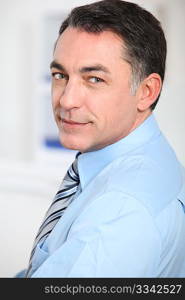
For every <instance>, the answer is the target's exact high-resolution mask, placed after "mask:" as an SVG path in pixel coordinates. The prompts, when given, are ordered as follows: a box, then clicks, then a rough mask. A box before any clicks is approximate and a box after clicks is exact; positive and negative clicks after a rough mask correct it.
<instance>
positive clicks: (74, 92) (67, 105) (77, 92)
mask: <svg viewBox="0 0 185 300" xmlns="http://www.w3.org/2000/svg"><path fill="white" fill-rule="evenodd" d="M82 103H83V89H82V86H81V84H80V83H79V82H78V81H77V80H68V82H67V84H66V86H65V89H64V90H63V92H62V94H61V96H60V105H61V107H62V108H63V109H65V110H71V109H73V108H79V107H81V105H82Z"/></svg>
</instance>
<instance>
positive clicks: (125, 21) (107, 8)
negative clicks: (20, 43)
mask: <svg viewBox="0 0 185 300" xmlns="http://www.w3.org/2000/svg"><path fill="white" fill-rule="evenodd" d="M69 26H71V27H74V28H79V29H81V30H84V31H86V32H92V33H100V32H102V31H106V30H109V31H112V32H114V33H116V34H117V35H119V36H120V37H121V38H122V40H123V41H124V45H125V47H124V48H125V56H124V59H125V60H127V61H128V62H129V63H130V65H131V68H132V90H134V91H133V92H135V91H136V88H137V87H138V84H139V83H140V82H141V81H142V80H143V79H144V78H145V77H147V76H148V75H149V74H151V73H154V72H155V73H158V74H159V75H160V77H161V79H162V81H163V80H164V74H165V61H166V48H167V47H166V39H165V36H164V32H163V30H162V28H161V25H160V22H159V21H158V20H157V19H156V18H155V17H154V16H153V15H152V14H151V13H150V12H148V11H147V10H145V9H144V8H142V7H140V6H139V5H137V4H134V3H130V2H126V1H121V0H103V1H99V2H94V3H92V4H89V5H83V6H79V7H76V8H74V9H73V10H72V11H71V13H70V14H69V16H68V17H67V18H66V19H65V20H64V22H63V23H62V25H61V27H60V30H59V35H61V34H62V33H63V31H64V30H65V29H66V28H67V27H69ZM159 97H160V94H159V96H158V98H157V99H156V101H155V102H154V103H153V104H152V105H151V110H153V109H154V108H155V106H156V104H157V102H158V99H159Z"/></svg>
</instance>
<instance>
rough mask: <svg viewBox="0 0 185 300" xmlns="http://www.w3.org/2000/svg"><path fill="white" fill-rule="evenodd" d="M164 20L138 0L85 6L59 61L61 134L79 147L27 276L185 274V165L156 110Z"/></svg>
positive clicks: (64, 33)
mask: <svg viewBox="0 0 185 300" xmlns="http://www.w3.org/2000/svg"><path fill="white" fill-rule="evenodd" d="M165 59H166V40H165V37H164V33H163V30H162V28H161V26H160V23H159V22H158V20H156V18H155V17H154V16H153V15H151V13H149V12H147V11H146V10H144V9H142V8H141V7H139V6H138V5H136V4H133V3H128V2H125V1H120V0H115V1H112V0H111V1H109V0H104V1H100V2H95V3H93V4H90V5H85V6H82V7H77V8H75V9H73V10H72V12H71V13H70V15H69V16H68V17H67V19H66V20H65V21H64V22H63V24H62V25H61V28H60V31H59V37H58V39H57V42H56V45H55V49H54V57H53V61H52V63H51V75H52V106H53V112H54V116H55V120H56V123H57V125H58V129H59V137H60V141H61V143H62V144H63V145H64V146H65V147H67V148H69V149H74V150H78V151H79V153H78V155H77V156H76V160H75V162H74V164H73V165H72V166H71V168H70V169H69V171H68V173H67V175H66V177H65V179H64V182H63V183H62V185H61V187H60V189H59V192H58V193H57V195H56V197H55V199H54V200H53V203H52V204H51V207H50V208H49V210H48V212H47V214H46V217H45V219H44V221H43V223H42V225H41V227H40V229H39V231H38V234H37V237H36V239H35V242H34V246H33V250H32V254H31V258H30V263H29V267H28V270H27V274H26V277H184V276H185V256H184V253H185V239H184V236H185V215H184V212H185V180H184V177H183V176H184V175H183V174H184V171H183V168H182V166H181V165H180V163H179V162H178V160H177V158H176V156H175V154H174V152H173V150H172V149H171V147H170V146H169V144H168V142H167V141H166V139H165V137H164V136H163V134H162V133H161V131H160V130H159V128H158V125H157V123H156V120H155V117H154V115H153V110H154V108H155V106H156V104H157V101H158V99H159V96H160V92H161V88H162V83H163V79H164V73H165Z"/></svg>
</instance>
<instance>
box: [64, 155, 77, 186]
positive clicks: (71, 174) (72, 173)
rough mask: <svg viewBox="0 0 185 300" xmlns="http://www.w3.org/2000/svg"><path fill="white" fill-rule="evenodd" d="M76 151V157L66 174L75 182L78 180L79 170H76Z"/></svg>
mask: <svg viewBox="0 0 185 300" xmlns="http://www.w3.org/2000/svg"><path fill="white" fill-rule="evenodd" d="M78 156H79V155H78V153H77V155H76V159H75V160H74V162H73V163H72V165H71V166H70V168H69V169H68V172H67V175H68V176H69V177H70V179H71V180H72V181H75V182H76V183H79V182H80V178H79V172H78Z"/></svg>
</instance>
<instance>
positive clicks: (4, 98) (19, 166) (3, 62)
mask: <svg viewBox="0 0 185 300" xmlns="http://www.w3.org/2000/svg"><path fill="white" fill-rule="evenodd" d="M91 2H94V1H89V0H84V1H82V0H81V1H80V0H68V1H64V0H39V1H38V0H32V1H28V0H14V1H12V0H1V1H0V67H1V71H0V137H1V141H0V222H1V226H0V239H1V252H0V277H13V276H15V274H16V273H17V272H18V271H20V270H21V269H23V268H25V267H26V266H27V263H28V259H29V254H30V250H31V247H32V243H33V239H34V237H35V234H36V232H37V229H38V226H39V225H40V223H41V221H42V218H43V216H44V213H45V211H46V209H47V208H48V206H49V203H50V202H51V200H52V198H53V196H54V194H55V192H56V189H57V188H58V186H59V184H60V181H61V180H62V178H63V176H64V174H65V172H66V169H67V167H68V166H69V164H70V163H71V162H72V160H73V158H74V155H75V151H71V150H67V149H64V148H63V147H61V146H60V145H59V142H58V136H57V135H58V132H57V128H56V125H55V123H54V119H53V115H52V111H51V101H50V76H49V63H50V61H51V59H52V51H53V45H54V42H55V40H56V38H57V35H58V29H59V26H60V24H61V22H62V20H63V19H64V18H65V16H66V15H67V14H68V12H69V11H70V10H71V8H73V7H75V6H78V5H83V4H87V3H91ZM130 2H135V3H138V4H140V5H142V6H143V7H145V8H147V9H148V10H150V11H151V12H152V13H153V14H154V15H155V16H156V17H157V18H158V19H159V20H160V21H161V23H162V26H163V28H164V31H165V34H166V38H167V42H168V56H167V71H166V78H165V83H164V87H163V91H162V95H161V98H160V101H159V103H158V105H157V108H156V110H155V116H156V118H157V120H158V122H159V125H160V127H161V130H162V131H163V132H164V133H165V135H166V137H167V138H168V140H169V142H170V144H171V145H172V147H173V148H174V149H175V151H176V154H177V157H178V158H179V159H180V161H181V162H182V163H183V164H184V165H185V138H184V132H185V98H184V95H185V76H184V72H185V71H184V70H185V58H184V53H185V34H184V30H185V1H184V0H175V1H174V0H135V1H130Z"/></svg>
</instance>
